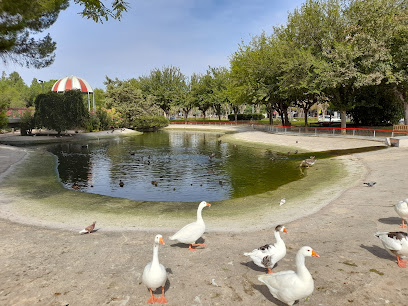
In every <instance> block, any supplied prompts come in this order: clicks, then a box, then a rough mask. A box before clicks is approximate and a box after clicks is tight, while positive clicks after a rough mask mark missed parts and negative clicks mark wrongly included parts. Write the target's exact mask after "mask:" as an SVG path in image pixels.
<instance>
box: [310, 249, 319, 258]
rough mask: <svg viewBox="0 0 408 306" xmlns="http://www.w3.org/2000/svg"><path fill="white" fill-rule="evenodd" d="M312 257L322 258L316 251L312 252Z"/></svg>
mask: <svg viewBox="0 0 408 306" xmlns="http://www.w3.org/2000/svg"><path fill="white" fill-rule="evenodd" d="M312 256H313V257H320V255H319V254H317V253H316V252H315V251H314V250H312Z"/></svg>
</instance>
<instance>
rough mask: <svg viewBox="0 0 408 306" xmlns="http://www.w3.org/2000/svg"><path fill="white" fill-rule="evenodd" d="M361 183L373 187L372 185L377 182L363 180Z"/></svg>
mask: <svg viewBox="0 0 408 306" xmlns="http://www.w3.org/2000/svg"><path fill="white" fill-rule="evenodd" d="M363 184H364V185H367V187H374V185H375V184H377V182H365V183H363Z"/></svg>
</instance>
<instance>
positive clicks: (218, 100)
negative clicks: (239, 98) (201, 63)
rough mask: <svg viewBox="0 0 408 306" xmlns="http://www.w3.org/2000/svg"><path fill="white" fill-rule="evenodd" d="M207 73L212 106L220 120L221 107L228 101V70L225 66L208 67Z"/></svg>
mask: <svg viewBox="0 0 408 306" xmlns="http://www.w3.org/2000/svg"><path fill="white" fill-rule="evenodd" d="M207 74H208V75H209V76H210V77H211V83H210V84H211V90H212V99H211V102H212V108H213V109H214V110H215V113H216V114H217V116H218V120H220V121H221V115H222V111H223V108H224V107H225V105H226V104H228V103H230V96H229V94H228V83H229V81H230V80H229V71H228V69H227V68H225V67H209V68H208V70H207Z"/></svg>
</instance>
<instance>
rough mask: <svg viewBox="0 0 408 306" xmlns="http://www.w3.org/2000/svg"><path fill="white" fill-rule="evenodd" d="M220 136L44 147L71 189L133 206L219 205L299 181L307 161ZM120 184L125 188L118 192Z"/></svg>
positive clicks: (160, 136)
mask: <svg viewBox="0 0 408 306" xmlns="http://www.w3.org/2000/svg"><path fill="white" fill-rule="evenodd" d="M221 135H223V134H220V133H210V132H195V131H160V132H152V133H144V134H143V135H137V136H130V137H117V138H111V139H103V140H93V141H88V142H82V143H60V144H52V145H47V146H46V148H47V150H48V151H50V152H52V153H53V154H55V155H56V156H57V157H58V161H59V162H58V173H59V177H60V180H61V183H62V184H63V185H64V186H65V187H66V188H69V189H71V188H72V186H73V185H74V184H75V185H76V186H78V187H77V188H78V189H79V190H80V191H84V192H89V193H95V194H101V195H106V196H112V197H120V198H127V199H130V200H137V201H165V202H197V201H201V200H206V201H221V200H226V199H233V198H240V197H245V196H249V195H254V194H259V193H263V192H266V191H270V190H274V189H276V188H278V187H279V186H281V185H283V184H286V183H289V182H291V181H294V180H297V179H300V178H302V177H303V175H304V174H303V172H302V170H301V169H300V168H299V161H300V160H301V159H304V158H305V156H300V155H296V154H291V155H289V156H288V155H286V154H278V153H276V152H272V151H270V150H265V149H254V148H249V147H246V146H237V145H233V144H230V143H226V142H222V141H221V140H219V137H220V136H221ZM120 181H122V182H123V187H121V186H120Z"/></svg>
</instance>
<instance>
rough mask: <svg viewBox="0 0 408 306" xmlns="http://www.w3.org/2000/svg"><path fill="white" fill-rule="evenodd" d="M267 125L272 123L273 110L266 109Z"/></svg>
mask: <svg viewBox="0 0 408 306" xmlns="http://www.w3.org/2000/svg"><path fill="white" fill-rule="evenodd" d="M268 116H269V125H273V110H268Z"/></svg>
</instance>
